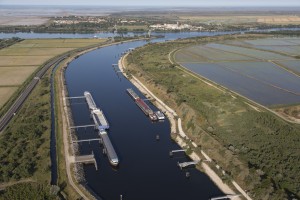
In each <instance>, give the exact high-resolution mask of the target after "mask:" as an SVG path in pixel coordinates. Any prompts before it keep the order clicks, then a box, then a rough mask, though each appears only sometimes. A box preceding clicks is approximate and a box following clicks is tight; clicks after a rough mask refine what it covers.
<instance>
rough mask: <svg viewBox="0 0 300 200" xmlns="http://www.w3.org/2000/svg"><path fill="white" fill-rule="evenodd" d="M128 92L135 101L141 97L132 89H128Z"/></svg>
mask: <svg viewBox="0 0 300 200" xmlns="http://www.w3.org/2000/svg"><path fill="white" fill-rule="evenodd" d="M127 92H128V94H129V95H130V96H131V97H132V98H133V99H134V100H137V99H139V98H140V97H139V95H137V94H136V93H135V92H134V91H133V89H131V88H129V89H127Z"/></svg>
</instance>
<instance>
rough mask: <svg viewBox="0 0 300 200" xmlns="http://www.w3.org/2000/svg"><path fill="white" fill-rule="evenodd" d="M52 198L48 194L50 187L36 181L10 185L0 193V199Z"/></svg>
mask: <svg viewBox="0 0 300 200" xmlns="http://www.w3.org/2000/svg"><path fill="white" fill-rule="evenodd" d="M12 199H14V200H18V199H19V200H21V199H22V200H33V199H43V200H52V199H53V200H54V199H56V197H55V196H51V195H50V188H49V187H47V186H45V185H42V184H38V183H21V184H16V185H13V186H10V187H8V188H6V189H5V190H4V191H2V192H1V193H0V200H12Z"/></svg>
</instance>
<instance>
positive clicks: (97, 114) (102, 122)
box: [92, 109, 109, 130]
mask: <svg viewBox="0 0 300 200" xmlns="http://www.w3.org/2000/svg"><path fill="white" fill-rule="evenodd" d="M92 117H93V119H94V122H95V124H96V125H97V127H98V129H100V130H105V129H109V124H108V122H107V120H106V118H105V116H104V114H103V111H102V110H100V109H95V110H93V111H92Z"/></svg>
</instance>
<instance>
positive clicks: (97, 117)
mask: <svg viewBox="0 0 300 200" xmlns="http://www.w3.org/2000/svg"><path fill="white" fill-rule="evenodd" d="M84 96H85V98H86V101H87V104H88V106H89V108H90V111H91V116H92V117H93V120H94V123H95V125H96V126H97V129H98V130H99V136H100V137H101V141H102V142H103V146H104V149H105V151H106V153H107V157H108V160H109V162H110V164H111V165H113V166H117V165H118V164H119V159H118V156H117V154H116V152H115V150H114V147H113V145H112V143H111V141H110V139H109V137H108V134H107V132H106V131H105V130H106V129H109V124H108V121H107V119H106V117H105V115H104V113H103V111H102V110H101V109H99V108H97V106H96V103H95V101H94V99H93V97H92V95H91V93H89V92H87V91H85V92H84Z"/></svg>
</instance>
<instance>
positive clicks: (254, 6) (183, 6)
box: [0, 3, 300, 8]
mask: <svg viewBox="0 0 300 200" xmlns="http://www.w3.org/2000/svg"><path fill="white" fill-rule="evenodd" d="M0 5H5V6H109V7H124V6H125V7H168V8H178V7H181V8H222V7H227V8H245V7H248V8H249V7H253V8H258V7H259V8H278V7H281V8H300V5H284V6H283V5H270V6H269V5H237V6H234V5H173V6H169V5H128V4H126V5H122V4H120V5H100V4H60V5H57V4H6V3H4V4H1V3H0Z"/></svg>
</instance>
